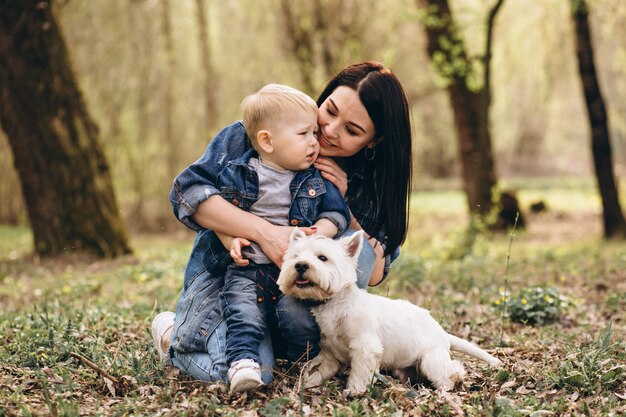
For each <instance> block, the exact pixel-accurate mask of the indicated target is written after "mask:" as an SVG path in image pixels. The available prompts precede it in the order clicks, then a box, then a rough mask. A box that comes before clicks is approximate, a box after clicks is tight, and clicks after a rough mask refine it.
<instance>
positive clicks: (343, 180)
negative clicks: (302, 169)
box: [313, 156, 348, 197]
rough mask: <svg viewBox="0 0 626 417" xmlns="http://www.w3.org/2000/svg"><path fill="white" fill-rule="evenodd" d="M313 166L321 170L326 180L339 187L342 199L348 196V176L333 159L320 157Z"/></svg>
mask: <svg viewBox="0 0 626 417" xmlns="http://www.w3.org/2000/svg"><path fill="white" fill-rule="evenodd" d="M313 165H314V166H315V168H317V169H319V170H320V172H321V173H322V176H323V177H324V178H326V179H327V180H328V181H330V182H332V183H333V184H334V185H335V187H337V189H338V190H339V192H340V193H341V195H342V197H345V196H346V191H347V190H348V174H346V172H345V171H344V170H343V169H341V168H340V167H339V165H337V163H336V162H335V161H334V160H333V159H331V158H327V157H324V156H320V157H319V158H317V160H316V161H315V163H314V164H313Z"/></svg>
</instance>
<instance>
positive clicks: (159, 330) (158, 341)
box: [152, 311, 176, 362]
mask: <svg viewBox="0 0 626 417" xmlns="http://www.w3.org/2000/svg"><path fill="white" fill-rule="evenodd" d="M174 317H176V315H175V314H174V313H173V312H171V311H163V312H161V313H159V314H157V315H156V317H155V318H154V320H152V341H153V342H154V347H155V348H156V350H157V352H159V358H160V359H161V362H169V361H170V355H169V348H170V340H169V338H170V334H171V333H172V328H173V327H174ZM165 335H167V339H168V340H163V336H165ZM164 342H165V346H164Z"/></svg>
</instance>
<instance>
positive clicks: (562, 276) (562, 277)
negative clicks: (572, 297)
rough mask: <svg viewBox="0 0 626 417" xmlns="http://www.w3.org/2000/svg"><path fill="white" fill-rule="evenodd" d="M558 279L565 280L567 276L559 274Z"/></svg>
mask: <svg viewBox="0 0 626 417" xmlns="http://www.w3.org/2000/svg"><path fill="white" fill-rule="evenodd" d="M559 279H560V280H561V282H565V280H566V279H567V278H566V277H565V275H561V276H560V277H559Z"/></svg>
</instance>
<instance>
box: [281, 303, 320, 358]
mask: <svg viewBox="0 0 626 417" xmlns="http://www.w3.org/2000/svg"><path fill="white" fill-rule="evenodd" d="M276 316H277V318H278V327H279V329H280V332H281V334H282V337H283V338H284V340H285V342H286V344H287V358H286V359H288V360H289V361H291V362H296V361H298V360H304V361H307V360H309V359H312V358H314V357H315V356H317V354H318V353H319V351H320V347H319V344H320V329H319V327H318V326H317V322H316V321H315V317H313V314H312V313H311V309H310V308H309V307H308V306H307V305H306V304H305V303H303V302H302V301H300V300H298V299H296V298H293V297H289V296H286V295H283V296H281V297H280V298H279V299H278V302H277V303H276Z"/></svg>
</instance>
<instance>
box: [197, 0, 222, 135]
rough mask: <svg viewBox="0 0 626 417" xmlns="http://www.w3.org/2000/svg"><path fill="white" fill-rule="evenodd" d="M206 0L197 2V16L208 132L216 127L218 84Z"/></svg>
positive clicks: (205, 118) (205, 119)
mask: <svg viewBox="0 0 626 417" xmlns="http://www.w3.org/2000/svg"><path fill="white" fill-rule="evenodd" d="M205 3H206V2H205V0H196V15H197V17H198V39H199V42H198V46H199V47H200V57H201V60H202V72H203V74H202V75H203V77H204V85H203V88H202V89H203V91H204V127H205V128H206V129H207V131H209V130H211V129H212V128H213V127H214V126H215V122H216V120H217V114H216V108H217V107H216V106H215V98H216V94H215V93H216V89H217V83H216V82H215V71H214V70H213V62H212V57H211V45H210V42H209V24H208V20H207V15H206V11H205V8H206V7H205Z"/></svg>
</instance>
